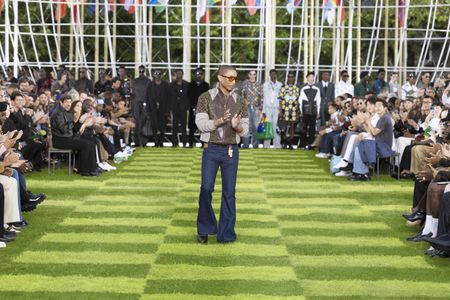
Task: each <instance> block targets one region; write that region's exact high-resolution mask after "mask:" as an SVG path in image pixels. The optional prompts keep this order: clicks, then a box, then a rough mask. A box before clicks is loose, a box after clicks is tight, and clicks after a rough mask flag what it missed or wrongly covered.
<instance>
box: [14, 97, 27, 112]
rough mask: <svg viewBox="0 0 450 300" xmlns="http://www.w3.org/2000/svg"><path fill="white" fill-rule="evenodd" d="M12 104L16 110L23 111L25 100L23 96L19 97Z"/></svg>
mask: <svg viewBox="0 0 450 300" xmlns="http://www.w3.org/2000/svg"><path fill="white" fill-rule="evenodd" d="M11 104H12V105H13V106H14V107H15V108H17V109H21V108H23V105H24V104H25V99H23V97H22V96H17V97H16V99H14V101H11Z"/></svg>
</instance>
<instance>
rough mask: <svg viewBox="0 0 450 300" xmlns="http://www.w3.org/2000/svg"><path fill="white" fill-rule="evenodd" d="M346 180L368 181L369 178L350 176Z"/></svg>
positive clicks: (364, 175)
mask: <svg viewBox="0 0 450 300" xmlns="http://www.w3.org/2000/svg"><path fill="white" fill-rule="evenodd" d="M348 180H351V181H369V180H370V177H369V175H367V174H356V173H354V174H352V176H350V177H348Z"/></svg>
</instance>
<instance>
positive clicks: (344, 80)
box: [341, 73, 348, 82]
mask: <svg viewBox="0 0 450 300" xmlns="http://www.w3.org/2000/svg"><path fill="white" fill-rule="evenodd" d="M341 79H342V81H343V82H347V80H348V73H343V74H342V76H341Z"/></svg>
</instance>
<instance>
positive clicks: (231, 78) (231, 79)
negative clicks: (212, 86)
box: [219, 74, 238, 82]
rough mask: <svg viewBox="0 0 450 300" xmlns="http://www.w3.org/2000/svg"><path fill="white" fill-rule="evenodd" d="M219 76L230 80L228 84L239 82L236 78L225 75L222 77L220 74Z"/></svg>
mask: <svg viewBox="0 0 450 300" xmlns="http://www.w3.org/2000/svg"><path fill="white" fill-rule="evenodd" d="M219 76H222V77H224V78H226V79H228V82H234V81H237V79H238V78H237V77H235V76H223V75H220V74H219Z"/></svg>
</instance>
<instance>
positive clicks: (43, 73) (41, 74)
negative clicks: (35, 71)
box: [39, 69, 47, 79]
mask: <svg viewBox="0 0 450 300" xmlns="http://www.w3.org/2000/svg"><path fill="white" fill-rule="evenodd" d="M39 78H40V79H45V78H47V72H45V70H44V69H40V70H39Z"/></svg>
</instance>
